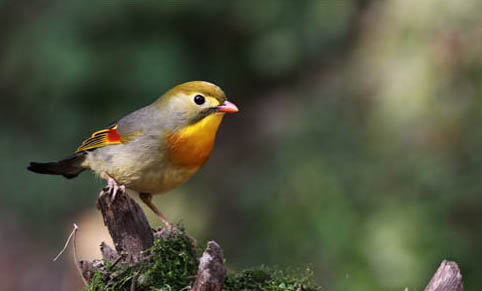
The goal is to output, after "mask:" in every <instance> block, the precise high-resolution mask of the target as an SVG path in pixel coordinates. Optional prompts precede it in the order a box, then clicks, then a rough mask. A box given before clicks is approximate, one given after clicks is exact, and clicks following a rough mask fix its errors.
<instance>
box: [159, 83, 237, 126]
mask: <svg viewBox="0 0 482 291" xmlns="http://www.w3.org/2000/svg"><path fill="white" fill-rule="evenodd" d="M155 105H157V106H160V107H162V108H163V109H165V110H163V111H164V114H166V113H167V114H168V115H169V120H170V121H171V122H173V124H172V125H173V126H175V127H176V128H183V127H185V126H189V125H192V124H196V123H198V122H199V121H201V120H203V119H204V118H206V117H208V116H216V117H217V118H219V119H221V118H222V116H223V115H224V113H235V112H238V107H237V106H236V105H234V104H233V103H231V102H229V101H228V100H227V99H226V95H225V94H224V92H223V90H221V88H219V87H218V86H216V85H214V84H212V83H209V82H204V81H191V82H186V83H183V84H180V85H177V86H175V87H174V88H172V89H171V90H169V91H167V92H166V93H165V94H164V95H163V96H161V97H160V98H159V99H158V100H157V101H156V102H155ZM166 111H167V112H166ZM217 118H216V119H217Z"/></svg>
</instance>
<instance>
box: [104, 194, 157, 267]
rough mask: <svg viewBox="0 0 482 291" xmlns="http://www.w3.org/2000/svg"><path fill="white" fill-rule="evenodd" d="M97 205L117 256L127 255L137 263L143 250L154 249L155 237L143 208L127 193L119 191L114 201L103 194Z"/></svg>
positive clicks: (109, 196)
mask: <svg viewBox="0 0 482 291" xmlns="http://www.w3.org/2000/svg"><path fill="white" fill-rule="evenodd" d="M103 191H104V190H103ZM97 205H98V208H99V209H100V211H101V212H102V216H103V217H104V224H105V225H106V226H107V228H108V229H109V233H110V236H111V237H112V240H113V241H114V246H115V249H116V251H117V254H126V255H127V257H128V258H130V259H131V260H133V261H137V260H138V259H139V256H140V253H141V252H142V251H143V250H145V249H148V248H150V247H152V245H153V244H154V236H153V234H152V229H151V227H150V226H149V222H148V221H147V218H146V216H145V215H144V212H143V211H142V208H141V207H140V206H139V205H138V204H137V203H136V201H134V199H132V198H131V197H129V195H128V194H127V193H125V192H121V191H118V192H117V193H116V195H115V199H114V200H113V201H111V195H109V194H107V193H103V194H101V195H100V196H99V199H98V200H97ZM103 246H104V247H105V244H104V245H103Z"/></svg>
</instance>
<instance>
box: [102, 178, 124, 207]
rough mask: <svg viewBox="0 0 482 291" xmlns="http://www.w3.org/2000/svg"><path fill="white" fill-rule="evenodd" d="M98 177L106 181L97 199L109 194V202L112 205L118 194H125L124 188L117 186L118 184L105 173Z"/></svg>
mask: <svg viewBox="0 0 482 291" xmlns="http://www.w3.org/2000/svg"><path fill="white" fill-rule="evenodd" d="M100 176H101V178H103V179H105V180H106V181H107V185H106V186H105V187H104V188H103V189H102V191H100V194H99V197H100V196H103V195H105V194H109V195H110V202H111V203H112V202H114V200H115V197H116V195H117V193H118V192H121V193H125V192H126V187H125V186H124V185H119V183H117V181H116V180H115V179H114V178H112V177H111V176H110V175H109V174H107V173H106V172H103V173H102V174H101V175H100Z"/></svg>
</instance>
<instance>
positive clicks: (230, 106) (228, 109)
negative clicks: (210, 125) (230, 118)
mask: <svg viewBox="0 0 482 291" xmlns="http://www.w3.org/2000/svg"><path fill="white" fill-rule="evenodd" d="M216 110H217V111H218V112H225V113H236V112H238V111H239V109H238V106H236V105H234V103H231V102H229V101H224V103H223V104H221V105H219V106H217V107H216Z"/></svg>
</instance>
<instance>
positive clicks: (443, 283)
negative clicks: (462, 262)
mask: <svg viewBox="0 0 482 291" xmlns="http://www.w3.org/2000/svg"><path fill="white" fill-rule="evenodd" d="M463 289H464V285H463V283H462V275H461V274H460V269H459V266H457V263H456V262H451V261H447V260H443V261H442V263H441V264H440V267H439V268H438V270H437V272H435V275H433V277H432V280H430V282H429V283H428V285H427V287H425V291H462V290H463Z"/></svg>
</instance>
